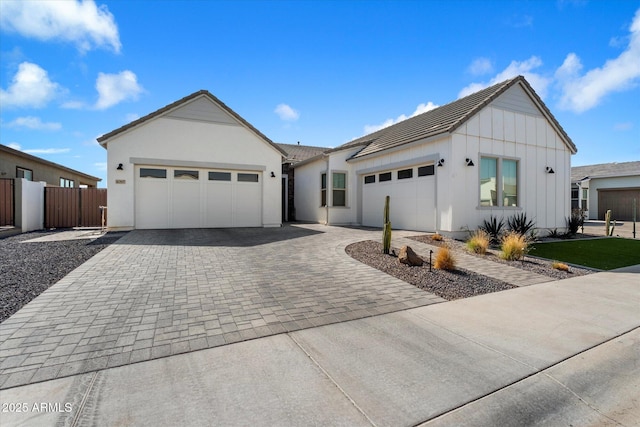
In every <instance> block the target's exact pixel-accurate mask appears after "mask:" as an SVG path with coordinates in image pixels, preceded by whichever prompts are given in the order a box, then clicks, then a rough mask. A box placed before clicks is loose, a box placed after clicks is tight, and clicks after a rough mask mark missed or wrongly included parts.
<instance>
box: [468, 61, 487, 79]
mask: <svg viewBox="0 0 640 427" xmlns="http://www.w3.org/2000/svg"><path fill="white" fill-rule="evenodd" d="M467 71H468V72H469V73H471V74H473V75H475V76H481V75H483V74H489V73H493V64H492V63H491V60H490V59H489V58H482V57H480V58H476V59H474V61H473V62H472V63H471V65H469V67H468V68H467Z"/></svg>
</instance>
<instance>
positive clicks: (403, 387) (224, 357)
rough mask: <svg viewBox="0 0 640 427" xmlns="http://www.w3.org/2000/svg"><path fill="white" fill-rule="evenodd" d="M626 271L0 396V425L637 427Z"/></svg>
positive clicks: (636, 320)
mask: <svg viewBox="0 0 640 427" xmlns="http://www.w3.org/2000/svg"><path fill="white" fill-rule="evenodd" d="M639 273H640V266H635V267H633V268H627V269H624V270H621V271H613V272H603V273H596V274H592V275H588V276H582V277H576V278H572V279H566V280H562V281H555V282H549V283H542V284H537V285H534V286H528V287H521V288H517V289H513V290H509V291H505V292H498V293H493V294H487V295H481V296H478V297H474V298H468V299H464V300H457V301H454V302H447V303H444V304H435V305H428V306H423V307H418V308H413V309H407V310H402V311H397V312H394V313H389V314H383V315H378V316H372V317H367V318H363V319H357V320H352V321H347V322H342V323H335V324H330V325H325V326H320V327H314V328H309V329H303V330H297V331H294V332H288V333H282V334H277V335H273V336H269V337H265V338H260V339H254V340H249V341H246V342H241V343H235V344H231V345H225V346H220V347H216V348H211V349H205V350H200V351H193V352H189V353H185V354H179V355H175V356H171V357H166V358H161V359H156V360H150V361H146V362H142V363H135V364H129V365H126V366H121V367H116V368H109V369H100V370H95V371H93V372H88V373H84V374H80V375H74V376H69V377H65V378H60V379H57V380H52V381H46V382H41V383H37V384H31V385H26V386H21V387H13V388H8V389H4V390H0V402H2V405H3V408H4V405H5V404H7V408H8V409H10V408H13V409H12V410H11V411H7V412H6V413H2V425H3V426H5V425H6V426H14V425H79V426H81V425H123V426H157V425H185V426H209V425H256V426H261V425H264V426H273V425H278V426H299V425H344V426H359V425H362V426H387V425H388V426H413V425H419V424H421V423H425V424H424V425H426V426H460V425H468V426H495V425H500V426H521V425H581V426H588V425H598V426H607V425H615V426H620V425H622V426H632V425H637V420H638V419H640V402H639V401H638V390H640V359H639V358H640V356H639V354H640V314H639V313H640V310H639V308H640V281H639V280H638V277H640V276H639ZM11 403H14V404H15V403H17V404H20V408H21V410H22V409H23V411H22V412H18V411H17V410H16V406H15V405H14V406H13V407H11V406H9V405H10V404H11Z"/></svg>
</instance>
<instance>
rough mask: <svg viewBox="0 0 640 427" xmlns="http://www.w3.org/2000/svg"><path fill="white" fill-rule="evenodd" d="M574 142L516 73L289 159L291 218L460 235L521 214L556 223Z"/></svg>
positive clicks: (563, 207)
mask: <svg viewBox="0 0 640 427" xmlns="http://www.w3.org/2000/svg"><path fill="white" fill-rule="evenodd" d="M576 151H577V149H576V147H575V145H574V144H573V142H572V141H571V139H570V138H569V136H568V135H567V134H566V133H565V131H564V130H563V129H562V127H561V126H560V124H559V123H558V122H557V121H556V119H555V118H554V117H553V115H552V114H551V112H550V111H549V109H548V108H547V107H546V106H545V105H544V103H543V102H542V100H541V99H540V98H539V97H538V95H537V94H536V93H535V92H534V90H533V89H532V88H531V86H530V85H529V83H527V81H526V80H525V79H524V77H522V76H518V77H516V78H513V79H510V80H507V81H505V82H502V83H499V84H496V85H494V86H491V87H488V88H486V89H483V90H481V91H479V92H476V93H474V94H472V95H469V96H467V97H464V98H461V99H459V100H457V101H454V102H452V103H450V104H447V105H444V106H442V107H439V108H436V109H434V110H431V111H428V112H426V113H423V114H420V115H418V116H415V117H412V118H410V119H407V120H404V121H402V122H400V123H397V124H394V125H392V126H389V127H387V128H384V129H381V130H379V131H377V132H374V133H372V134H369V135H366V136H363V137H361V138H358V139H356V140H353V141H351V142H349V143H347V144H344V145H342V146H339V147H337V148H334V149H331V150H328V151H326V152H325V153H323V154H322V155H318V156H315V157H313V158H310V159H307V160H305V161H302V162H299V163H297V164H294V165H293V167H294V168H295V176H296V180H295V205H296V219H298V220H307V221H314V222H319V223H326V224H361V225H365V226H373V227H381V226H382V219H383V218H382V213H383V206H384V198H385V196H387V195H389V196H390V198H391V209H390V210H391V224H392V227H393V228H395V229H408V230H420V231H439V232H443V233H446V234H449V235H458V236H462V235H464V234H465V231H464V230H467V229H475V228H477V226H478V225H479V224H481V223H482V221H483V220H485V219H488V218H489V217H490V216H495V217H498V218H500V217H504V218H505V220H506V219H507V218H508V217H510V216H512V215H514V214H520V213H524V214H526V215H527V217H528V218H530V219H533V220H534V221H535V223H536V226H537V228H540V229H553V228H564V227H565V226H566V222H565V220H566V218H567V217H568V216H569V213H570V207H571V206H570V194H569V193H570V171H571V155H572V154H574V153H576Z"/></svg>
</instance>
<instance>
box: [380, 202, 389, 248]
mask: <svg viewBox="0 0 640 427" xmlns="http://www.w3.org/2000/svg"><path fill="white" fill-rule="evenodd" d="M390 249H391V221H389V196H387V197H386V198H385V199H384V226H383V228H382V253H383V254H386V255H388V254H389V250H390Z"/></svg>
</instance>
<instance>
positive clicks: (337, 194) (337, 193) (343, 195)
mask: <svg viewBox="0 0 640 427" xmlns="http://www.w3.org/2000/svg"><path fill="white" fill-rule="evenodd" d="M332 184H333V191H332V196H333V206H347V174H346V173H341V172H334V173H333V175H332Z"/></svg>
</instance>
